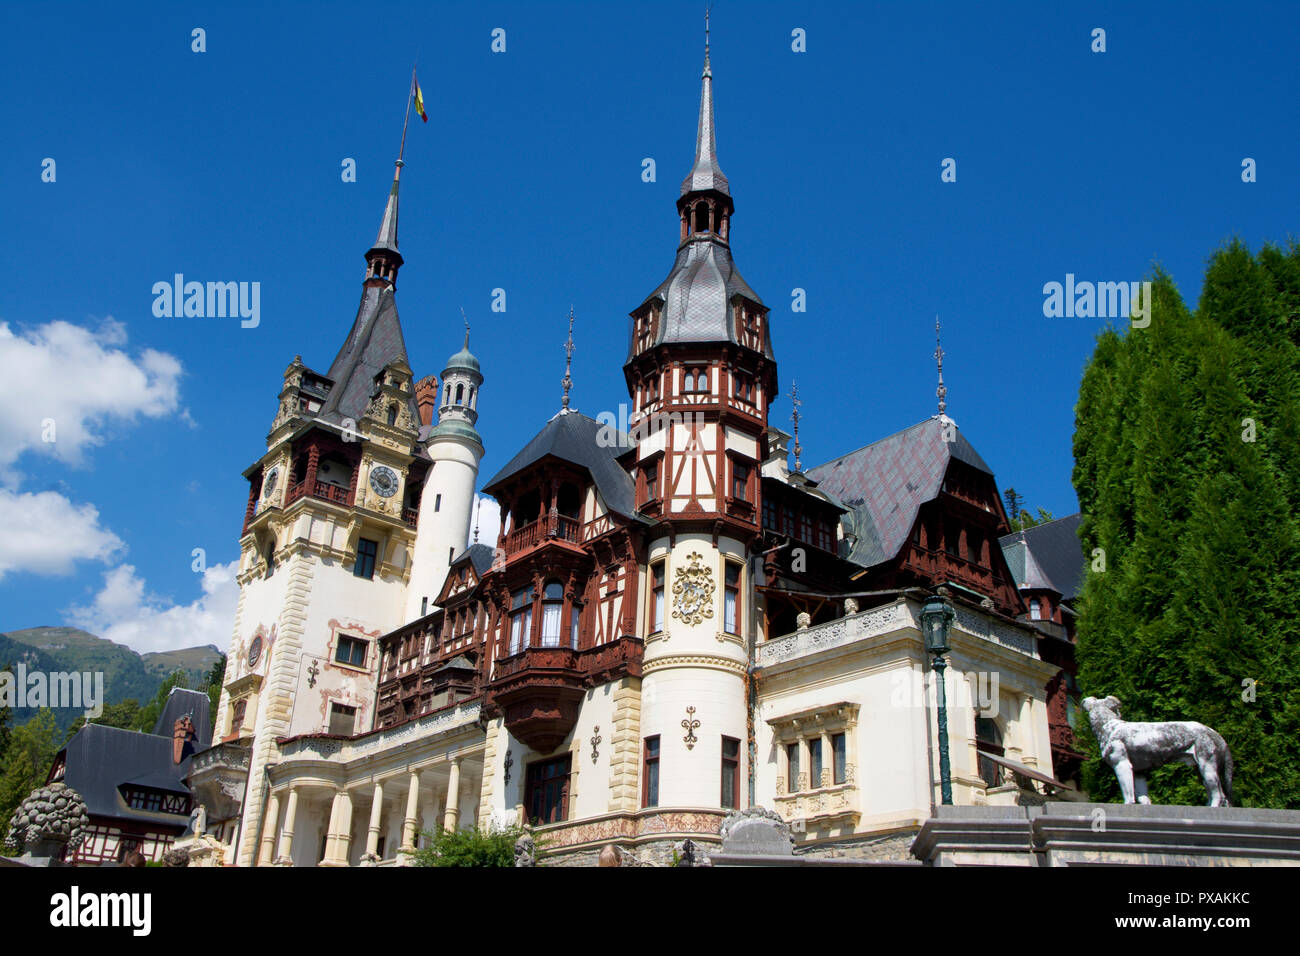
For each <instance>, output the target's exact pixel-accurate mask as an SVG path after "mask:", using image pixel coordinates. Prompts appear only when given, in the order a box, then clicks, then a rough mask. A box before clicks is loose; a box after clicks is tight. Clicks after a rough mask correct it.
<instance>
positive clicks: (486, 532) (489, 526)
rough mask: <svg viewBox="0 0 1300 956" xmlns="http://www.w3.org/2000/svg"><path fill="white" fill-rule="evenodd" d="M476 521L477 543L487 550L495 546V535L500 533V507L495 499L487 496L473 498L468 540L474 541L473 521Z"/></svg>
mask: <svg viewBox="0 0 1300 956" xmlns="http://www.w3.org/2000/svg"><path fill="white" fill-rule="evenodd" d="M475 520H477V521H478V543H479V544H486V545H487V546H488V547H489V548H495V547H496V546H497V535H498V534H500V533H501V506H500V505H499V504H497V500H496V499H495V498H489V497H488V496H487V495H475V496H474V514H473V515H472V516H471V518H470V528H469V540H470V543H471V544H472V543H473V541H474V521H475Z"/></svg>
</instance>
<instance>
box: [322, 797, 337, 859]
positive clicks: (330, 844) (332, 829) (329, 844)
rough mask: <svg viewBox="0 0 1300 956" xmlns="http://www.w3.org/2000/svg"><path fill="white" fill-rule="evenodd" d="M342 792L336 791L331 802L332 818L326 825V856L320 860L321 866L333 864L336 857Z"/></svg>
mask: <svg viewBox="0 0 1300 956" xmlns="http://www.w3.org/2000/svg"><path fill="white" fill-rule="evenodd" d="M340 796H341V794H339V793H335V794H334V799H333V801H332V802H331V803H330V819H329V823H328V824H327V825H326V827H325V856H324V858H323V859H322V860H321V861H320V864H319V865H320V866H332V865H333V861H334V857H335V846H336V845H337V844H338V826H339V824H338V820H339V797H340Z"/></svg>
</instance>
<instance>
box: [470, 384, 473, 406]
mask: <svg viewBox="0 0 1300 956" xmlns="http://www.w3.org/2000/svg"><path fill="white" fill-rule="evenodd" d="M469 407H470V408H473V407H474V386H473V385H471V386H470V387H469Z"/></svg>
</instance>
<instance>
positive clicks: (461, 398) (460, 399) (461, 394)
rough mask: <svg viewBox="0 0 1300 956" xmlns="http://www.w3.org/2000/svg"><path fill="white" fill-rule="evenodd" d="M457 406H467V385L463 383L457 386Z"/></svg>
mask: <svg viewBox="0 0 1300 956" xmlns="http://www.w3.org/2000/svg"><path fill="white" fill-rule="evenodd" d="M456 404H457V405H464V404H465V384H464V383H463V382H462V383H461V384H460V385H457V386H456Z"/></svg>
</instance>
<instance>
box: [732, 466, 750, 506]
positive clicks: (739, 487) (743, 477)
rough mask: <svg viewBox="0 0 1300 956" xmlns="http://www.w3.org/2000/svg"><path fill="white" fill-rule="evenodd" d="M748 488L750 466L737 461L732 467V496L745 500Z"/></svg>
mask: <svg viewBox="0 0 1300 956" xmlns="http://www.w3.org/2000/svg"><path fill="white" fill-rule="evenodd" d="M748 488H749V466H748V465H742V464H741V463H740V462H736V463H735V464H734V465H732V467H731V497H733V498H736V499H738V500H740V501H744V500H745V493H746V491H747V489H748Z"/></svg>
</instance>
